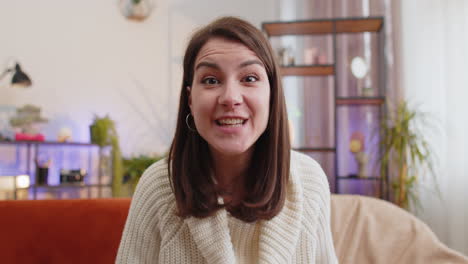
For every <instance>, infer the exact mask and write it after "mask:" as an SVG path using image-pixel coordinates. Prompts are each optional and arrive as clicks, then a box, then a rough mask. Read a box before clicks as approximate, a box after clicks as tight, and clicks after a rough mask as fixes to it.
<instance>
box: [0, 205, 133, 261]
mask: <svg viewBox="0 0 468 264" xmlns="http://www.w3.org/2000/svg"><path fill="white" fill-rule="evenodd" d="M129 205H130V199H95V200H35V201H0V262H1V263H7V264H9V263H14V264H23V263H37V264H42V263H44V264H53V263H71V264H73V263H114V262H115V257H116V252H117V249H118V246H119V242H120V238H121V236H122V230H123V227H124V224H125V220H126V218H127V213H128V208H129Z"/></svg>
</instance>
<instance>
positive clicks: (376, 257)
mask: <svg viewBox="0 0 468 264" xmlns="http://www.w3.org/2000/svg"><path fill="white" fill-rule="evenodd" d="M331 226H332V233H333V238H334V243H335V249H336V254H337V256H338V259H339V261H340V263H359V264H364V263H372V264H378V263H411V264H417V263H424V264H426V263H468V258H466V257H465V256H463V255H461V254H459V253H457V252H455V251H454V250H451V249H449V248H448V247H446V246H445V245H444V244H442V243H441V242H440V241H439V240H438V239H437V237H436V236H435V235H434V233H433V232H432V231H431V230H430V229H429V227H428V226H427V225H426V224H425V223H423V222H422V221H421V220H419V219H418V218H416V217H414V216H413V215H411V214H410V213H408V212H406V211H405V210H403V209H401V208H399V207H397V206H395V205H393V204H391V203H389V202H386V201H383V200H379V199H375V198H370V197H364V196H357V195H332V219H331Z"/></svg>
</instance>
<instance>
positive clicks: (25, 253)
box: [0, 195, 468, 264]
mask: <svg viewBox="0 0 468 264" xmlns="http://www.w3.org/2000/svg"><path fill="white" fill-rule="evenodd" d="M129 205H130V199H98V200H40V201H0V263H2V264H3V263H5V264H10V263H11V264H26V263H27V264H32V263H34V264H42V263H43V264H56V263H57V264H58V263H60V264H63V263H67V264H74V263H86V264H90V263H99V264H106V263H109V264H110V263H114V262H115V257H116V254H117V249H118V246H119V242H120V238H121V235H122V230H123V227H124V224H125V219H126V217H127V213H128V208H129ZM331 206H332V219H331V227H332V233H333V238H334V243H335V249H336V253H337V256H338V259H339V261H340V263H353V264H354V263H359V264H365V263H369V264H371V263H372V264H379V263H382V264H386V263H411V264H418V263H468V259H467V258H466V257H465V256H463V255H461V254H459V253H457V252H455V251H453V250H451V249H449V248H447V247H446V246H445V245H443V244H442V243H441V242H440V241H439V240H438V239H437V238H436V237H435V235H434V234H433V233H432V231H431V230H430V229H429V228H428V227H427V225H425V224H424V223H423V222H422V221H420V220H419V219H417V218H416V217H414V216H412V215H411V214H409V213H407V212H406V211H404V210H402V209H400V208H398V207H396V206H394V205H393V204H390V203H388V202H385V201H382V200H378V199H374V198H369V197H363V196H352V195H332V203H331Z"/></svg>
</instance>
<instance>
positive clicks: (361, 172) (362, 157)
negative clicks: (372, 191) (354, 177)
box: [354, 151, 369, 178]
mask: <svg viewBox="0 0 468 264" xmlns="http://www.w3.org/2000/svg"><path fill="white" fill-rule="evenodd" d="M354 158H355V159H356V161H357V163H358V177H360V178H365V177H368V176H369V175H367V163H368V162H369V155H367V154H366V153H364V152H363V151H359V152H356V153H354Z"/></svg>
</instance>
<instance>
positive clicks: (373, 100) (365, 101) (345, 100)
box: [335, 97, 385, 105]
mask: <svg viewBox="0 0 468 264" xmlns="http://www.w3.org/2000/svg"><path fill="white" fill-rule="evenodd" d="M335 101H336V104H337V105H382V104H384V103H385V99H384V98H383V97H337V98H336V99H335Z"/></svg>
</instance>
